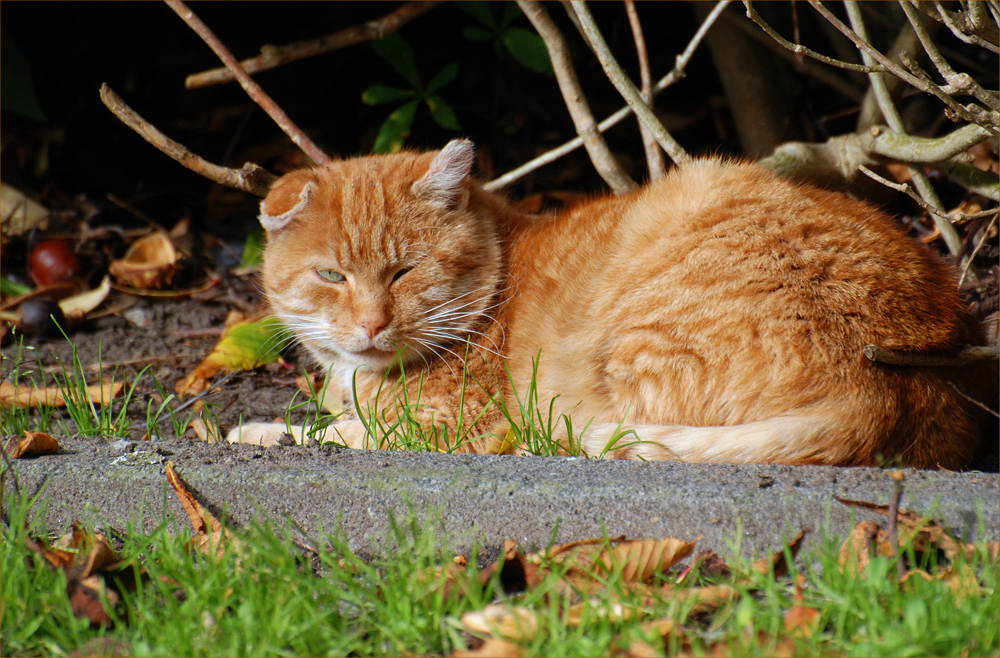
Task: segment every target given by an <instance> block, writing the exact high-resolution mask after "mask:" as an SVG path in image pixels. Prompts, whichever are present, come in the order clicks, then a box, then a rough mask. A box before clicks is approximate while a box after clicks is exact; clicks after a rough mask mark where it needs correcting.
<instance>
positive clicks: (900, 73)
mask: <svg viewBox="0 0 1000 658" xmlns="http://www.w3.org/2000/svg"><path fill="white" fill-rule="evenodd" d="M809 4H810V5H812V6H813V8H814V9H815V10H816V11H817V12H819V14H820V15H821V16H823V18H825V19H826V20H827V21H829V22H830V24H831V25H833V26H834V27H835V28H837V29H838V30H839V31H840V32H841V34H843V35H844V36H846V37H847V38H848V39H850V40H851V41H853V42H854V44H855V45H856V46H857V47H858V49H859V50H860V51H861V52H862V54H865V53H867V54H868V55H869V56H870V57H871V58H872V59H873V60H875V61H877V62H878V63H879V64H881V65H882V67H880V68H877V69H876V68H872V69H871V72H876V71H888V72H890V73H892V74H893V75H895V76H897V77H899V78H902V79H903V80H904V81H906V82H907V84H909V85H911V86H913V87H915V88H916V89H919V90H921V91H925V92H927V93H928V94H931V95H933V96H935V97H937V98H938V99H939V100H940V101H941V102H942V103H944V104H945V105H947V106H948V107H949V108H950V109H951V110H952V111H953V112H954V113H955V114H956V115H957V116H960V117H961V118H963V119H965V120H966V121H968V122H970V123H978V124H979V125H981V126H983V128H986V129H987V130H989V131H990V134H993V135H996V134H997V133H998V130H997V128H996V127H995V126H996V123H997V117H996V112H993V113H992V114H991V115H990V116H982V115H977V113H976V112H975V111H973V110H970V109H969V108H966V107H963V106H962V105H961V104H959V103H958V102H957V101H955V100H954V99H953V98H951V97H950V96H948V94H946V93H944V92H943V91H942V90H941V89H940V88H939V87H938V86H937V85H935V84H933V83H929V82H927V81H925V80H921V79H920V78H918V77H917V76H915V75H913V74H912V73H910V72H909V71H906V70H905V69H903V68H902V67H900V66H899V65H898V64H896V63H895V62H893V61H892V60H890V59H889V58H888V57H886V56H885V55H883V54H882V53H881V52H879V51H878V50H877V49H875V48H873V47H872V45H871V44H870V43H868V40H867V39H863V38H861V37H860V36H858V34H857V33H856V32H854V30H852V29H850V28H849V27H847V26H846V25H844V23H843V22H841V20H840V19H839V18H837V17H836V16H834V15H833V13H832V12H831V11H830V10H829V9H827V8H826V7H824V6H823V3H821V2H819V0H809ZM869 68H871V67H869Z"/></svg>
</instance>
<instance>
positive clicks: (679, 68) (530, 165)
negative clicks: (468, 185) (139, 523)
mask: <svg viewBox="0 0 1000 658" xmlns="http://www.w3.org/2000/svg"><path fill="white" fill-rule="evenodd" d="M730 2H731V0H719V2H718V3H716V5H715V7H714V8H713V9H712V11H711V13H710V14H709V15H708V16H707V17H706V18H705V20H704V21H702V24H701V26H700V27H699V28H698V31H697V32H696V33H695V35H694V36H693V37H692V38H691V41H690V42H689V43H688V45H687V48H685V49H684V52H683V53H681V54H680V55H678V56H677V59H676V61H675V63H674V68H673V69H671V71H670V72H669V73H667V74H666V75H665V76H663V77H662V78H660V79H659V81H658V82H657V83H656V84H655V85H654V86H653V95H654V96H655V95H656V94H659V93H660V92H661V91H663V90H664V89H666V88H667V87H669V86H670V85H672V84H674V83H675V82H677V81H678V80H681V79H683V78H684V76H685V75H686V72H685V69H686V68H687V65H688V62H689V61H691V57H692V56H693V55H694V53H695V51H696V50H697V49H698V46H699V45H700V44H701V42H702V41H703V40H704V39H705V35H706V34H708V31H709V29H711V27H712V25H713V24H714V23H715V21H716V20H717V19H718V18H719V16H720V15H721V14H722V13H723V11H724V10H725V8H726V6H727V5H728V4H729V3H730ZM630 114H632V108H631V107H630V106H628V105H626V106H625V107H623V108H621V109H620V110H618V111H617V112H615V113H614V114H612V115H610V116H609V117H608V118H606V119H605V120H604V121H601V122H600V123H599V124H597V129H598V130H599V131H601V132H605V131H606V130H608V129H610V128H612V127H613V126H616V125H618V124H619V123H621V122H622V120H624V119H625V118H626V117H627V116H629V115H630ZM581 146H583V138H581V137H574V138H573V139H571V140H569V141H568V142H566V143H565V144H562V145H561V146H558V147H556V148H554V149H552V150H550V151H546V152H545V153H543V154H541V155H539V156H538V157H536V158H533V159H531V160H529V161H528V162H526V163H524V164H523V165H521V166H519V167H517V168H516V169H512V170H511V171H508V172H507V173H506V174H503V175H502V176H498V177H497V178H495V179H493V180H491V181H490V182H488V183H485V184H484V185H483V189H484V190H487V191H492V190H498V189H501V188H503V187H506V186H507V185H510V184H511V183H513V182H515V181H517V180H519V179H521V178H523V177H524V176H527V175H528V174H530V173H531V172H533V171H535V170H536V169H539V168H541V167H544V166H545V165H547V164H549V163H551V162H555V161H556V160H558V159H559V158H561V157H563V156H564V155H566V154H567V153H571V152H573V151H574V150H576V149H578V148H580V147H581Z"/></svg>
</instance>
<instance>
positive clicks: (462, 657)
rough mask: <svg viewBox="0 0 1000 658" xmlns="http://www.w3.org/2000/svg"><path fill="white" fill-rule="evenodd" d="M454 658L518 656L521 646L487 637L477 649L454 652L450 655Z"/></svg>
mask: <svg viewBox="0 0 1000 658" xmlns="http://www.w3.org/2000/svg"><path fill="white" fill-rule="evenodd" d="M451 655H452V656H454V657H455V658H504V657H506V656H513V657H516V656H520V655H521V645H520V644H517V643H515V642H511V641H510V640H504V639H502V638H499V637H489V638H486V641H485V642H483V643H482V645H480V647H479V648H478V649H471V650H469V651H456V652H455V653H453V654H451Z"/></svg>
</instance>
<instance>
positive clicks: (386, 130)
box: [372, 101, 420, 153]
mask: <svg viewBox="0 0 1000 658" xmlns="http://www.w3.org/2000/svg"><path fill="white" fill-rule="evenodd" d="M419 105H420V101H410V102H409V103H406V104H404V105H400V106H399V107H398V108H397V109H396V111H395V112H393V113H392V114H390V115H389V118H388V119H386V120H385V121H384V122H383V123H382V127H381V128H380V129H379V131H378V137H376V138H375V145H374V146H373V147H372V152H373V153H395V152H396V151H398V150H399V149H401V148H403V142H404V141H405V140H406V138H407V137H409V135H410V128H411V127H412V126H413V117H414V115H415V114H416V113H417V106H419Z"/></svg>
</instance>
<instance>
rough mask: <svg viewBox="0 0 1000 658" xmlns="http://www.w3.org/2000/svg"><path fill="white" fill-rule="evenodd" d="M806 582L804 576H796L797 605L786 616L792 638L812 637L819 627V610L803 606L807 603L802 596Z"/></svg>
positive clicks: (787, 629) (795, 599) (787, 628)
mask: <svg viewBox="0 0 1000 658" xmlns="http://www.w3.org/2000/svg"><path fill="white" fill-rule="evenodd" d="M805 580H806V579H805V578H804V577H803V576H802V574H798V576H796V578H795V598H794V601H795V604H794V605H793V606H792V607H791V608H790V609H789V610H788V614H787V615H785V630H786V631H788V633H790V634H791V635H792V637H806V638H808V637H812V636H813V633H815V632H816V628H817V626H819V610H817V609H816V608H810V607H809V606H804V605H802V603H803V602H804V601H805V599H804V598H803V596H802V585H803V584H804V583H805Z"/></svg>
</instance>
